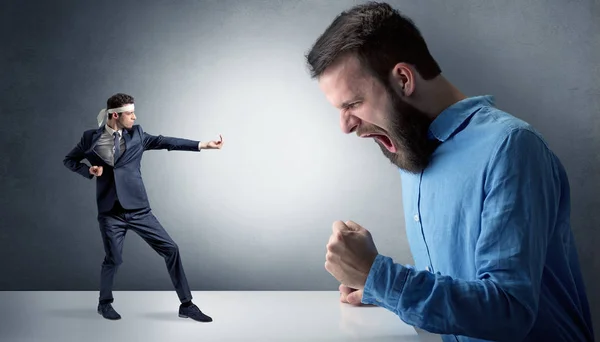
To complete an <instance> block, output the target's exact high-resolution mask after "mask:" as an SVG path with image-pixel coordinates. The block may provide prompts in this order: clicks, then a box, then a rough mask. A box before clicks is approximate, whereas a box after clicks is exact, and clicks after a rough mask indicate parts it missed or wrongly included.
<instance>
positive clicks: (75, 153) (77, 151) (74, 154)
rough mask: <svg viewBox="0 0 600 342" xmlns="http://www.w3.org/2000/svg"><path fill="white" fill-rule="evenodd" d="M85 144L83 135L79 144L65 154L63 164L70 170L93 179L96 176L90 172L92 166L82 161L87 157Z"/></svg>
mask: <svg viewBox="0 0 600 342" xmlns="http://www.w3.org/2000/svg"><path fill="white" fill-rule="evenodd" d="M84 146H85V143H84V137H83V136H82V137H81V140H80V141H79V143H78V144H77V146H75V147H74V148H73V149H72V150H71V152H69V154H67V155H66V156H65V159H63V164H64V165H65V166H66V167H67V168H68V169H69V170H71V171H73V172H77V173H78V174H80V175H82V176H83V177H85V178H88V179H92V178H94V175H92V174H90V166H89V165H87V164H85V163H82V162H81V161H82V160H83V159H84V158H85V149H84Z"/></svg>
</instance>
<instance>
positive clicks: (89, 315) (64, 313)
mask: <svg viewBox="0 0 600 342" xmlns="http://www.w3.org/2000/svg"><path fill="white" fill-rule="evenodd" d="M47 312H48V313H49V314H50V315H51V316H53V317H63V318H79V319H99V318H102V317H101V316H100V315H98V312H97V311H96V308H94V307H92V308H89V309H87V308H86V309H54V310H48V311H47Z"/></svg>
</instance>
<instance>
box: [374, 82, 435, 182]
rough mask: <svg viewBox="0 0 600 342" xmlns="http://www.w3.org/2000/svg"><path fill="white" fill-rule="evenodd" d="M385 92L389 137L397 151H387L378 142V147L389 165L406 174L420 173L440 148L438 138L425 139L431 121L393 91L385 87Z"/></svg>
mask: <svg viewBox="0 0 600 342" xmlns="http://www.w3.org/2000/svg"><path fill="white" fill-rule="evenodd" d="M387 91H388V93H389V95H390V98H391V102H392V113H389V114H390V115H389V116H388V118H389V124H390V126H389V129H388V134H389V135H390V139H392V141H393V143H394V145H395V146H396V150H397V151H396V152H395V153H394V152H390V151H389V150H388V149H387V148H385V146H383V145H382V144H381V143H378V145H379V147H380V148H381V151H382V152H383V154H384V155H385V156H386V157H387V158H388V159H389V160H390V161H391V162H392V164H394V165H396V166H397V167H399V168H401V169H403V170H405V171H407V172H410V173H419V172H421V171H423V170H424V169H425V168H426V167H427V165H429V161H430V159H431V155H432V154H433V152H434V151H435V149H436V148H437V147H438V146H439V141H438V140H437V139H435V138H429V137H428V131H429V125H430V124H431V122H432V120H431V119H429V118H428V117H427V115H426V114H425V113H423V112H422V111H420V110H418V109H417V108H415V107H413V106H412V105H410V104H408V103H406V102H404V101H403V100H402V99H401V98H400V96H399V95H398V94H396V92H395V91H394V90H392V89H390V88H389V87H388V90H387Z"/></svg>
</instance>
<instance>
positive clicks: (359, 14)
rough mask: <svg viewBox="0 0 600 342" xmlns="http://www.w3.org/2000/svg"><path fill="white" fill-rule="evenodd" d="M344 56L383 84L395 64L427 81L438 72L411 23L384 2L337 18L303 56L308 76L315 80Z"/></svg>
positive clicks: (356, 8) (358, 6)
mask: <svg viewBox="0 0 600 342" xmlns="http://www.w3.org/2000/svg"><path fill="white" fill-rule="evenodd" d="M346 54H353V55H355V56H356V57H357V58H358V59H359V61H360V62H361V64H362V65H363V66H364V67H366V68H367V70H368V71H369V72H370V73H371V74H373V76H375V77H376V78H378V79H379V80H380V81H382V82H383V83H384V84H388V77H389V73H390V71H391V70H392V68H393V67H394V65H396V64H397V63H402V62H403V63H408V64H411V65H413V66H414V67H415V68H416V69H417V71H418V72H419V74H420V75H421V77H423V78H424V79H426V80H429V79H432V78H434V77H436V76H437V75H439V74H440V73H441V69H440V67H439V65H438V63H437V62H436V61H435V59H434V58H433V57H432V56H431V54H430V53H429V49H428V48H427V44H426V43H425V40H424V39H423V37H422V36H421V33H420V32H419V30H418V28H417V27H416V26H415V24H414V23H413V22H412V20H411V19H409V18H407V17H406V16H404V15H402V14H401V13H400V12H399V11H397V10H394V9H393V8H392V7H391V6H390V5H389V4H387V3H378V2H368V3H365V4H361V5H357V6H354V7H352V8H351V9H350V10H348V11H344V12H342V13H341V14H340V15H338V16H337V17H336V18H335V19H334V20H333V22H332V23H331V24H330V25H329V27H328V28H327V29H326V30H325V32H323V34H322V35H321V36H320V37H319V38H318V39H317V41H316V42H315V44H314V45H313V47H312V48H311V50H310V52H309V53H308V54H307V55H306V59H307V62H308V65H309V68H310V72H311V77H312V78H318V77H319V76H320V75H321V74H322V73H323V72H324V71H325V69H327V68H328V67H329V66H330V65H331V64H332V63H334V62H335V61H336V60H337V59H338V58H339V57H341V56H342V55H346Z"/></svg>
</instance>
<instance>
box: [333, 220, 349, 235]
mask: <svg viewBox="0 0 600 342" xmlns="http://www.w3.org/2000/svg"><path fill="white" fill-rule="evenodd" d="M331 230H333V233H334V234H336V233H338V232H344V231H347V230H348V227H347V226H346V224H345V223H344V222H342V221H339V220H338V221H335V222H333V225H332V226H331Z"/></svg>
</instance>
